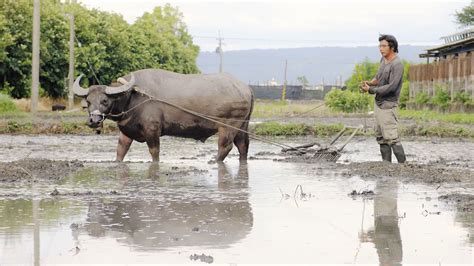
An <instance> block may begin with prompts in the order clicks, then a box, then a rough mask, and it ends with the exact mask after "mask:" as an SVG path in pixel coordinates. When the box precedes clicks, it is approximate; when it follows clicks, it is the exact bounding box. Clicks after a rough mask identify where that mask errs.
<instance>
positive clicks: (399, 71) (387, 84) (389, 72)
mask: <svg viewBox="0 0 474 266" xmlns="http://www.w3.org/2000/svg"><path fill="white" fill-rule="evenodd" d="M375 79H376V80H378V82H379V84H378V85H377V86H375V87H371V88H370V89H369V93H371V94H375V103H376V104H377V105H378V106H379V107H380V108H382V109H389V108H392V107H396V106H398V99H399V97H400V91H401V89H402V83H403V64H402V61H401V60H400V58H399V57H398V56H397V57H395V58H394V59H393V60H392V61H390V62H388V63H385V60H384V59H383V58H382V60H381V62H380V67H379V71H378V72H377V75H376V76H375Z"/></svg>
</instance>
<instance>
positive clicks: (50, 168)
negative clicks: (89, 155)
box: [0, 159, 84, 182]
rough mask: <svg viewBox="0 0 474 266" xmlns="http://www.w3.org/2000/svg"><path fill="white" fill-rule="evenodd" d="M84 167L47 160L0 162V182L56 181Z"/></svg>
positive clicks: (74, 163) (76, 162)
mask: <svg viewBox="0 0 474 266" xmlns="http://www.w3.org/2000/svg"><path fill="white" fill-rule="evenodd" d="M82 167H84V164H83V163H82V162H79V161H52V160H47V159H23V160H19V161H14V162H0V182H38V181H39V180H51V181H58V180H61V179H62V178H64V177H67V176H68V175H70V174H71V173H73V172H75V171H77V170H78V169H80V168H82Z"/></svg>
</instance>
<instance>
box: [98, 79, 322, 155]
mask: <svg viewBox="0 0 474 266" xmlns="http://www.w3.org/2000/svg"><path fill="white" fill-rule="evenodd" d="M133 89H134V90H135V91H136V92H138V93H140V94H141V95H143V96H146V97H148V99H146V100H144V101H143V102H141V103H139V104H137V105H135V106H133V107H131V108H130V109H128V110H126V111H122V112H120V113H118V114H112V113H108V114H102V113H101V114H97V113H96V114H93V113H94V112H95V111H94V112H92V113H91V114H90V115H101V116H102V118H103V119H102V120H101V122H102V121H104V120H105V118H110V117H116V118H118V117H122V116H124V115H126V114H128V113H129V112H130V111H132V110H134V109H135V108H137V107H139V106H141V105H143V104H145V103H147V102H150V101H156V102H161V103H164V104H167V105H169V106H172V107H174V108H177V109H179V110H181V111H184V112H186V113H189V114H192V115H194V116H197V117H200V118H203V119H206V120H208V121H211V122H214V123H216V124H219V125H223V126H225V127H228V128H232V129H234V130H237V131H240V132H243V133H246V134H248V135H249V137H250V138H252V139H255V140H259V141H262V142H265V143H268V144H272V145H275V146H278V147H280V148H284V149H291V150H298V151H300V152H301V153H306V151H305V150H301V149H299V148H297V147H292V146H290V145H287V144H284V143H280V142H277V141H273V140H270V139H267V138H263V137H260V136H258V135H257V134H254V133H251V132H249V131H247V130H243V129H241V128H238V127H234V126H232V125H229V124H226V123H224V122H222V121H219V120H225V121H233V122H249V121H250V120H238V119H228V118H222V117H215V116H211V115H206V114H202V113H199V112H196V111H193V110H190V109H187V108H184V107H182V106H179V105H177V104H175V103H172V102H169V101H166V100H162V99H159V98H156V97H153V96H151V95H149V94H147V93H146V92H144V91H142V90H140V89H139V88H137V87H134V88H133ZM323 105H324V104H321V105H319V106H316V107H315V108H313V109H311V110H309V111H312V110H314V109H317V108H319V107H321V106H323ZM309 111H307V112H305V113H308V112H309Z"/></svg>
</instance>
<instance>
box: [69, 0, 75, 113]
mask: <svg viewBox="0 0 474 266" xmlns="http://www.w3.org/2000/svg"><path fill="white" fill-rule="evenodd" d="M71 4H72V5H74V4H76V0H72V1H71ZM73 8H74V7H73ZM75 36H76V34H75V29H74V12H73V9H72V10H71V13H70V14H69V73H68V75H67V78H68V86H67V87H68V92H69V94H68V108H69V110H71V109H72V108H74V91H73V89H72V85H73V84H74V39H75V38H76V37H75Z"/></svg>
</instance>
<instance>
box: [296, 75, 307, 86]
mask: <svg viewBox="0 0 474 266" xmlns="http://www.w3.org/2000/svg"><path fill="white" fill-rule="evenodd" d="M296 80H298V82H299V83H301V85H303V88H306V87H308V84H309V82H308V79H307V78H306V76H299V77H297V78H296Z"/></svg>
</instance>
